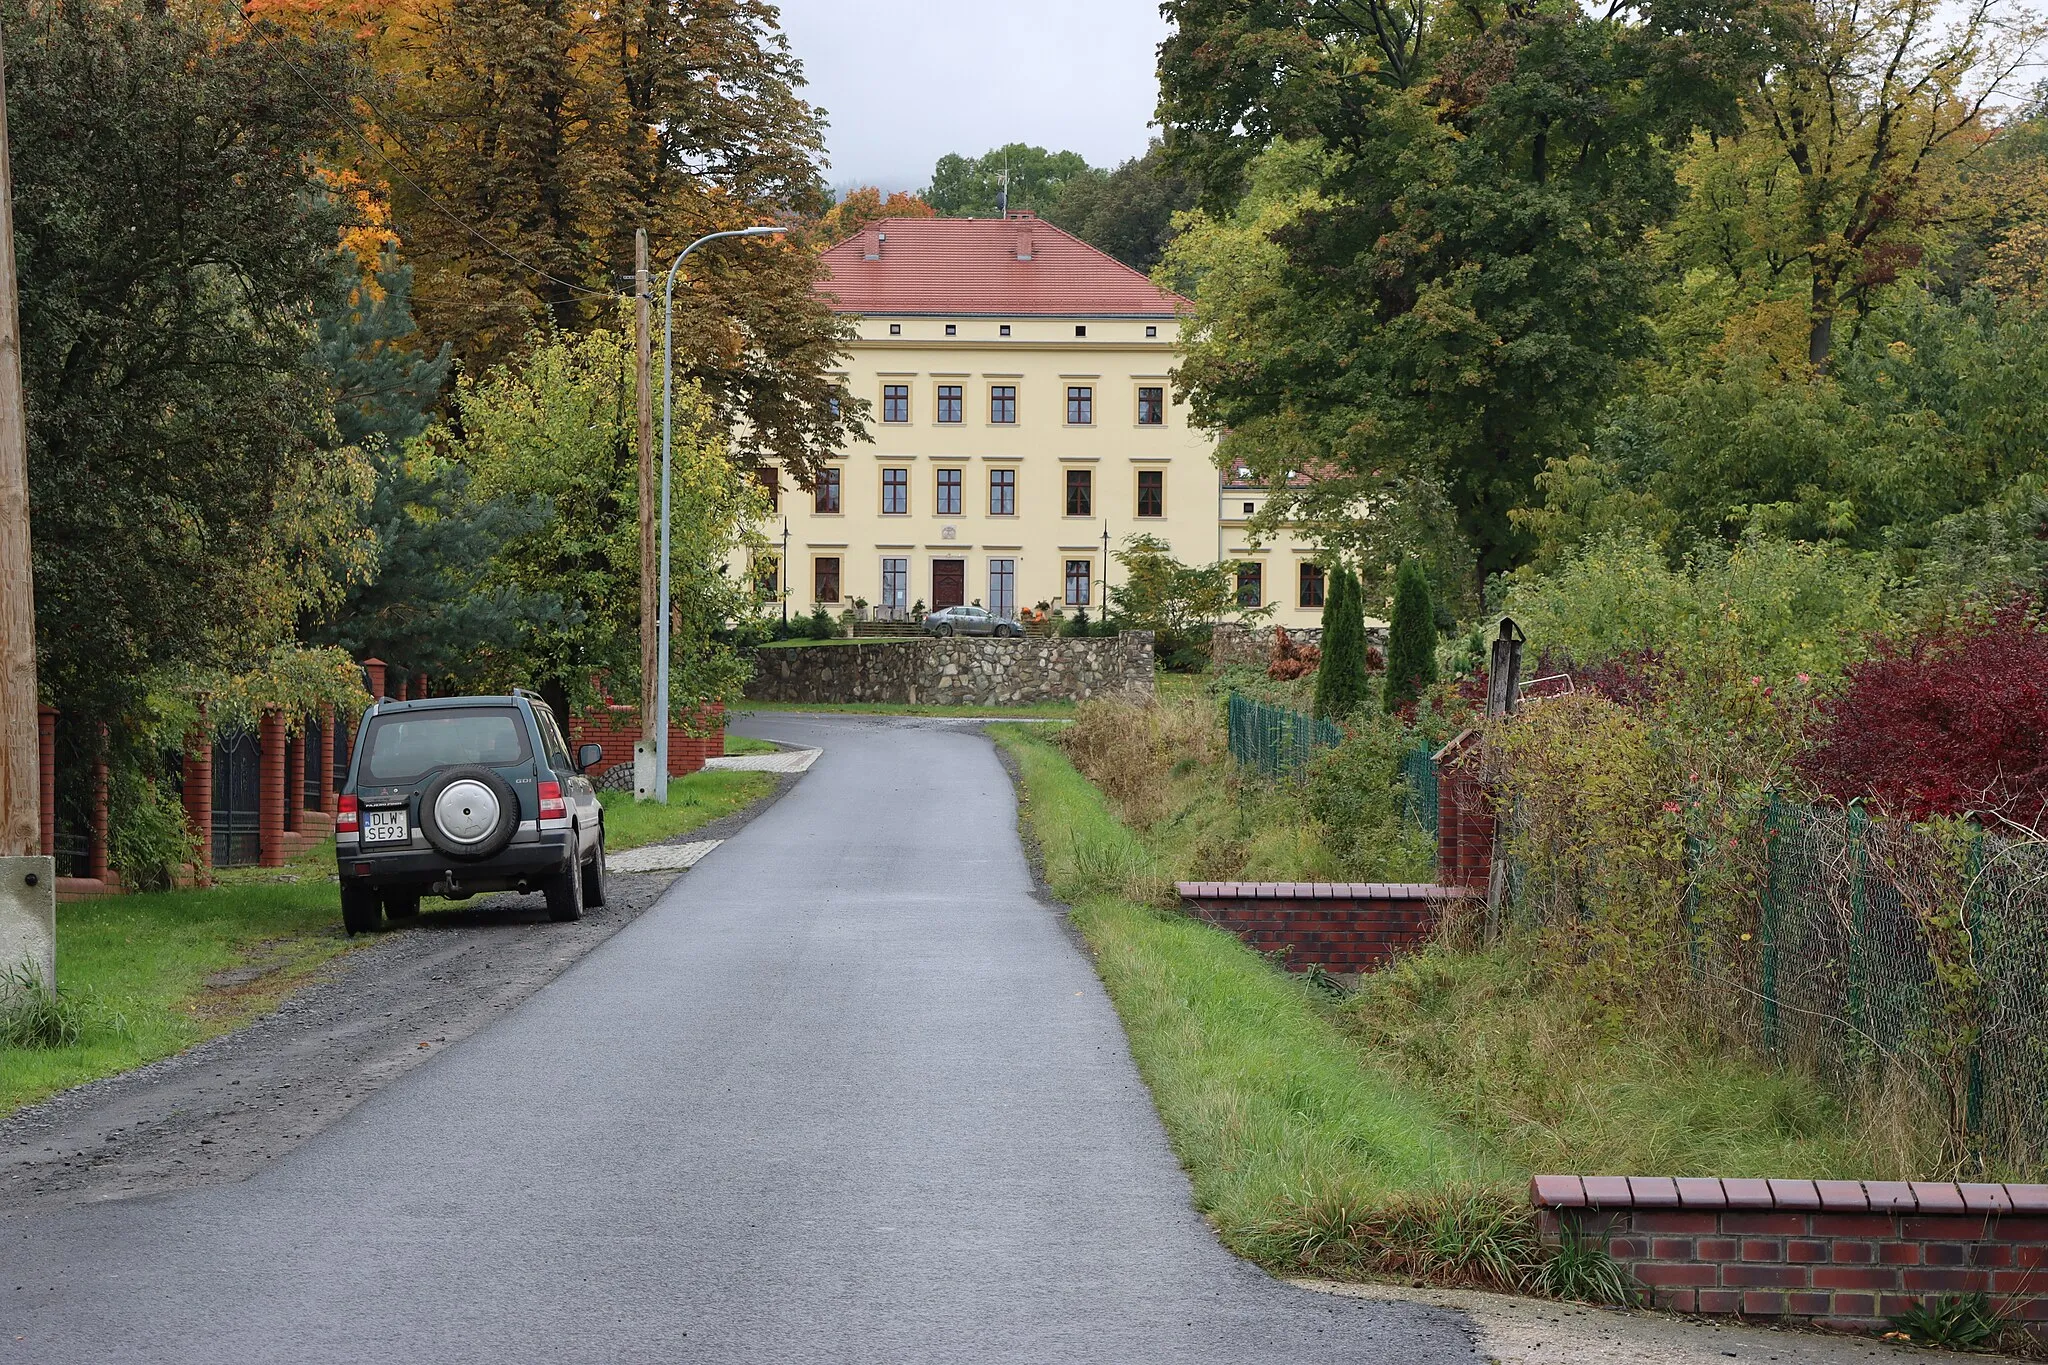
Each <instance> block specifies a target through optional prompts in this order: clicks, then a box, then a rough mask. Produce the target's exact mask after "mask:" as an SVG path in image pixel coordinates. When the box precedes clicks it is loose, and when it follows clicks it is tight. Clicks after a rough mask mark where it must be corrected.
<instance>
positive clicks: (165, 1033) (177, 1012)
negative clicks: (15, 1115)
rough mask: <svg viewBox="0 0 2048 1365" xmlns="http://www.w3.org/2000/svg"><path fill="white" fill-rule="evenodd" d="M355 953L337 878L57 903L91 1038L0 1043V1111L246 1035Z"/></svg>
mask: <svg viewBox="0 0 2048 1365" xmlns="http://www.w3.org/2000/svg"><path fill="white" fill-rule="evenodd" d="M330 857H331V855H330ZM328 870H329V873H330V874H331V871H332V863H331V862H330V864H329V868H328ZM348 948H349V944H348V940H347V939H346V938H344V937H343V936H342V932H341V902H340V899H339V896H338V894H337V892H336V890H335V886H334V883H333V881H332V880H331V875H330V876H329V877H326V878H322V879H319V880H302V881H299V882H276V883H273V884H270V885H253V884H243V885H233V886H223V887H218V888H215V889H212V890H205V891H167V892H162V893H158V894H154V895H146V896H99V897H95V898H93V899H91V900H86V901H79V902H76V903H74V904H70V905H65V906H60V907H59V908H58V911H57V990H58V993H59V996H60V997H61V998H69V999H71V1000H73V1001H75V1002H77V1003H78V1004H79V1005H80V1006H81V1007H82V1008H81V1009H80V1010H79V1012H78V1013H79V1017H80V1022H81V1025H82V1032H83V1036H82V1037H81V1038H80V1039H79V1041H78V1042H77V1043H76V1044H74V1045H72V1046H69V1047H59V1048H21V1047H0V1114H6V1113H10V1112H12V1111H13V1110H15V1109H18V1108H20V1107H21V1106H22V1105H24V1104H30V1103H33V1102H34V1101H36V1100H39V1099H43V1098H45V1097H46V1096H49V1095H53V1094H55V1093H56V1092H57V1091H59V1090H65V1089H68V1088H70V1087H71V1086H74V1085H80V1084H83V1083H84V1082H86V1081H89V1080H93V1079H95V1078H97V1077H100V1076H111V1075H113V1074H115V1073H116V1072H121V1071H128V1070H131V1069H133V1068H135V1067H138V1066H141V1065H143V1064H145V1063H147V1062H152V1061H155V1060H156V1059H157V1058H159V1057H166V1056H169V1055H170V1054H172V1053H174V1052H179V1051H182V1050H183V1049H185V1048H188V1047H190V1046H192V1045H193V1044H194V1043H197V1042H201V1041H203V1040H204V1039H207V1038H210V1037H213V1036H214V1035H215V1034H220V1033H226V1032H228V1031H229V1030H231V1029H235V1028H238V1027H240V1026H241V1025H243V1024H245V1023H247V1022H248V1021H249V1020H251V1019H254V1018H256V1017H257V1016H258V1015H261V1014H263V1013H265V1012H266V1011H268V1010H271V1009H274V1008H275V1007H276V1006H277V1004H278V1003H279V1002H280V1001H282V1000H283V999H284V998H285V997H287V996H289V995H291V994H292V993H293V992H295V991H297V990H299V989H301V988H303V987H304V986H305V985H307V984H308V983H309V982H310V981H311V980H312V979H313V977H314V976H315V975H316V974H317V973H318V972H319V970H320V969H321V968H322V967H323V966H325V965H326V964H327V963H329V962H331V961H332V960H333V959H335V958H336V957H339V956H340V955H341V954H343V953H345V952H347V951H348ZM230 973H231V975H228V974H230Z"/></svg>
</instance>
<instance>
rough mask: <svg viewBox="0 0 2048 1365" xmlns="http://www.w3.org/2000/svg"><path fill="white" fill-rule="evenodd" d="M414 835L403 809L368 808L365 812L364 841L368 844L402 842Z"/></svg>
mask: <svg viewBox="0 0 2048 1365" xmlns="http://www.w3.org/2000/svg"><path fill="white" fill-rule="evenodd" d="M411 837H412V832H411V830H409V829H408V828H407V827H406V823H405V812H404V811H403V810H366V811H364V812H363V842H364V843H366V844H402V843H404V842H405V841H406V840H407V839H409V838H411Z"/></svg>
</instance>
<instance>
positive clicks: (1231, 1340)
mask: <svg viewBox="0 0 2048 1365" xmlns="http://www.w3.org/2000/svg"><path fill="white" fill-rule="evenodd" d="M748 728H749V730H750V732H752V733H757V734H762V735H766V736H768V737H770V738H774V739H781V740H787V741H794V742H800V743H806V744H819V745H822V746H823V747H824V748H825V750H826V752H825V755H824V757H823V758H822V759H821V760H819V762H818V763H817V765H816V766H815V767H814V768H813V769H812V770H811V772H810V774H809V775H808V776H807V777H806V778H805V779H804V780H803V782H802V783H801V784H800V785H799V786H798V787H797V788H796V790H795V791H793V792H792V793H791V794H790V795H789V796H788V797H786V798H784V799H783V801H782V802H781V803H780V804H778V805H777V806H775V807H774V808H773V809H772V810H770V811H768V812H767V813H766V814H765V815H763V816H762V817H761V818H760V819H758V820H756V821H755V822H754V823H753V824H751V825H749V826H748V827H747V828H746V829H745V830H744V831H743V832H742V833H741V834H740V835H739V836H738V837H737V838H735V839H734V840H732V841H731V842H730V843H728V844H726V845H725V846H724V847H723V848H721V849H719V850H718V851H717V852H716V853H715V854H714V855H712V856H711V857H710V858H708V859H706V860H705V861H704V862H703V863H701V864H700V865H699V866H698V867H697V868H696V869H695V870H694V871H692V872H690V873H688V874H687V875H686V876H685V877H683V878H682V879H681V880H680V881H678V882H677V883H676V885H675V886H674V888H673V889H672V890H671V891H670V893H669V894H668V896H667V897H666V898H665V899H664V900H663V902H662V903H661V904H660V905H659V906H657V907H656V908H655V909H654V910H652V911H650V912H648V913H647V914H646V915H645V916H643V917H642V918H640V919H639V920H637V921H635V922H634V923H633V924H632V925H630V926H629V927H627V928H626V929H624V930H622V931H621V932H620V933H619V934H618V935H617V936H615V937H614V938H612V939H610V940H609V941H607V942H606V943H605V944H604V945H603V946H601V947H599V948H598V949H596V950H595V951H594V952H592V953H591V955H590V956H589V957H587V958H585V959H584V960H583V961H582V962H580V963H579V964H578V965H576V966H575V967H573V968H572V969H571V970H570V971H568V972H567V973H566V974H565V975H563V976H562V977H561V978H559V979H558V980H556V981H555V982H554V983H552V984H551V985H549V986H547V987H546V988H544V989H543V990H541V991H540V992H539V993H538V994H536V995H535V996H533V998H532V999H530V1000H528V1001H527V1002H526V1003H525V1004H524V1005H523V1006H521V1007H520V1008H519V1009H518V1010H516V1011H515V1012H513V1013H511V1014H510V1015H507V1016H506V1017H504V1018H503V1019H501V1020H500V1021H498V1022H497V1023H495V1024H493V1025H491V1026H490V1027H488V1028H486V1029H484V1030H483V1031H481V1032H479V1033H478V1034H476V1035H475V1036H474V1037H472V1038H470V1039H469V1040H467V1041H466V1042H463V1043H461V1044H460V1045H458V1046H455V1047H451V1048H450V1049H449V1050H448V1051H447V1052H446V1053H445V1054H443V1055H442V1056H440V1057H438V1058H436V1059H435V1060H433V1061H431V1062H429V1063H427V1064H426V1065H424V1066H422V1067H420V1068H418V1069H417V1070H415V1071H413V1072H411V1073H409V1074H407V1075H406V1076H404V1077H403V1078H402V1079H400V1080H399V1081H397V1082H396V1083H394V1084H392V1085H391V1086H390V1087H389V1088H387V1089H385V1090H383V1091H382V1092H380V1093H378V1094H377V1095H375V1096H374V1097H373V1098H371V1099H370V1100H369V1101H368V1102H366V1103H364V1104H362V1105H361V1106H360V1107H359V1108H357V1109H356V1110H355V1111H354V1112H353V1113H351V1114H350V1115H349V1116H348V1117H347V1118H346V1119H344V1120H342V1121H341V1122H340V1123H338V1124H336V1125H335V1126H333V1127H332V1128H329V1129H327V1130H326V1131H325V1132H323V1133H321V1134H320V1135H319V1136H317V1137H315V1138H314V1139H313V1140H312V1141H310V1142H308V1143H307V1144H306V1145H305V1146H303V1147H301V1148H299V1149H298V1150H297V1151H295V1152H292V1153H291V1154H290V1155H288V1156H286V1157H284V1158H282V1159H280V1160H278V1161H277V1162H276V1164H275V1165H274V1166H272V1167H270V1168H269V1169H267V1170H266V1171H264V1172H263V1173H262V1174H260V1175H258V1176H256V1177H255V1178H254V1179H251V1180H248V1181H246V1182H243V1183H241V1184H236V1185H228V1186H221V1187H216V1188H212V1189H204V1190H197V1191H192V1192H188V1193H184V1194H180V1195H175V1196H171V1197H168V1198H161V1199H153V1200H141V1201H133V1202H128V1203H118V1204H105V1205H100V1206H96V1207H91V1208H85V1209H76V1210H70V1211H65V1212H61V1213H55V1214H27V1215H17V1216H12V1217H8V1218H5V1219H0V1362H6V1361H13V1360H21V1361H35V1362H39V1365H40V1363H42V1362H64V1361H94V1362H101V1361H156V1360H165V1361H204V1362H209V1365H212V1363H213V1362H228V1361H245V1360H251V1361H272V1360H279V1361H286V1360H288V1361H328V1360H335V1361H344V1360H345V1361H379V1362H396V1361H434V1362H457V1361H489V1362H494V1365H497V1363H501V1362H521V1361H557V1360H560V1361H606V1362H618V1361H672V1360H703V1361H778V1362H780V1361H842V1360H843V1361H877V1362H881V1361H1102V1362H1141V1361H1229V1362H1254V1361H1260V1362H1263V1361H1273V1362H1281V1361H1288V1362H1292V1361H1304V1362H1307V1361H1315V1362H1322V1361H1329V1362H1338V1361H1342V1362H1346V1365H1372V1363H1373V1362H1387V1363H1388V1365H1393V1363H1395V1362H1398V1363H1399V1365H1436V1362H1451V1361H1476V1360H1478V1359H1479V1357H1478V1356H1477V1355H1476V1354H1475V1352H1474V1349H1473V1347H1472V1345H1471V1340H1470V1335H1469V1330H1468V1327H1467V1325H1466V1321H1465V1319H1464V1318H1463V1316H1462V1315H1461V1314H1459V1313H1456V1312H1452V1311H1448V1310H1444V1309H1439V1308H1434V1307H1430V1306H1426V1305H1417V1304H1406V1303H1381V1302H1371V1301H1365V1300H1355V1299H1347V1298H1338V1297H1332V1296H1328V1295H1320V1294H1313V1293H1309V1292H1307V1291H1304V1290H1301V1289H1297V1288H1294V1287H1292V1286H1288V1285H1284V1284H1279V1283H1276V1282H1274V1281H1272V1280H1269V1279H1268V1278H1266V1277H1265V1276H1264V1275H1262V1274H1260V1273H1258V1272H1257V1271H1254V1270H1252V1269H1250V1268H1248V1267H1246V1266H1245V1265H1243V1264H1241V1263H1240V1262H1238V1261H1237V1260H1236V1259H1234V1258H1233V1257H1231V1256H1230V1255H1228V1254H1227V1253H1226V1252H1224V1251H1223V1250H1222V1249H1221V1248H1220V1247H1219V1246H1218V1245H1217V1243H1216V1241H1215V1239H1214V1237H1213V1236H1212V1235H1211V1234H1210V1233H1209V1231H1208V1229H1207V1228H1206V1227H1205V1226H1204V1225H1203V1224H1202V1222H1201V1221H1200V1219H1198V1218H1197V1217H1196V1216H1195V1214H1194V1213H1193V1212H1192V1210H1191V1209H1190V1208H1189V1205H1188V1189H1187V1184H1186V1181H1185V1179H1184V1178H1183V1176H1182V1175H1181V1172H1180V1170H1179V1168H1178V1167H1177V1166H1176V1165H1175V1163H1174V1160H1173V1157H1172V1155H1171V1153H1170V1152H1169V1151H1168V1149H1167V1145H1166V1140H1165V1136H1164V1134H1163V1132H1162V1131H1161V1129H1160V1126H1159V1123H1158V1120H1157V1118H1156V1116H1155V1115H1154V1113H1153V1110H1152V1106H1151V1102H1150V1099H1149V1097H1148V1096H1147V1094H1146V1092H1145V1088H1144V1085H1143V1083H1142V1082H1141V1081H1140V1080H1139V1078H1138V1075H1137V1072H1136V1070H1135V1069H1134V1068H1133V1067H1132V1065H1131V1060H1130V1057H1129V1055H1128V1053H1127V1052H1126V1050H1125V1046H1124V1039H1123V1034H1122V1031H1121V1029H1120V1028H1119V1026H1118V1024H1117V1021H1116V1017H1115V1014H1114V1012H1113V1011H1112V1010H1111V1008H1110V1005H1109V1002H1108V1000H1107V998H1106V997H1105V996H1104V995H1103V993H1102V990H1101V987H1100V986H1099V984H1098V983H1097V981H1096V979H1095V976H1094V973H1093V972H1092V970H1091V969H1090V967H1089V965H1088V963H1087V960H1086V958H1085V957H1084V955H1083V954H1082V952H1081V951H1080V950H1079V948H1078V947H1077V946H1076V945H1075V943H1074V942H1073V941H1072V939H1071V938H1070V937H1069V936H1068V934H1067V931H1066V929H1065V927H1064V925H1063V923H1062V920H1061V918H1060V917H1059V915H1058V914H1057V912H1056V911H1055V910H1053V909H1052V908H1050V907H1048V906H1046V905H1044V904H1042V903H1040V902H1039V901H1037V900H1036V899H1034V898H1033V895H1032V888H1031V881H1030V875H1029V871H1028V869H1027V867H1026V865H1025V862H1024V858H1023V855H1022V853H1021V851H1020V850H1019V847H1018V843H1017V838H1016V832H1015V821H1016V815H1015V805H1014V801H1013V799H1012V795H1011V791H1010V785H1009V782H1008V780H1007V779H1006V777H1005V776H1004V774H1003V771H1002V769H1001V767H1000V765H999V764H998V763H997V761H996V758H995V755H994V752H993V750H992V748H991V746H990V744H989V742H988V741H987V740H986V739H985V738H983V737H981V736H980V735H979V734H977V733H975V732H974V731H973V730H972V729H971V728H967V727H961V726H955V725H948V724H944V723H936V724H935V723H920V722H915V721H879V720H875V719H870V718H862V717H822V716H821V717H804V718H794V717H783V718H775V717H769V718H759V719H757V720H755V721H754V722H752V723H751V724H750V725H749V726H748ZM935 850H944V855H945V856H944V860H943V861H944V863H945V865H946V869H945V870H944V871H941V870H940V860H939V859H937V858H935V857H934V851H935ZM533 932H535V933H547V932H549V930H548V929H547V928H546V927H536V928H535V929H534V930H533Z"/></svg>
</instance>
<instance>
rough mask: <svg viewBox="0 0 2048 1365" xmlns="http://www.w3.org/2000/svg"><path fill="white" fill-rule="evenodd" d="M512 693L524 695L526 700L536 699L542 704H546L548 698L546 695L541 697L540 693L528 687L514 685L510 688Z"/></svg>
mask: <svg viewBox="0 0 2048 1365" xmlns="http://www.w3.org/2000/svg"><path fill="white" fill-rule="evenodd" d="M512 695H513V696H515V697H524V698H526V699H527V700H528V701H537V702H539V703H540V704H541V705H542V706H546V705H547V704H548V699H547V698H546V697H543V696H542V695H541V694H540V693H538V692H536V691H534V690H533V689H532V688H530V687H515V688H513V689H512Z"/></svg>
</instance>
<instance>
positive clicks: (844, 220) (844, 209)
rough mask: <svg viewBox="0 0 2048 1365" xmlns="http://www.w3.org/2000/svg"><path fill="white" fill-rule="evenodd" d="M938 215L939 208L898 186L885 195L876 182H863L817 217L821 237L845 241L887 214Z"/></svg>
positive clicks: (899, 216)
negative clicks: (876, 185) (873, 183)
mask: <svg viewBox="0 0 2048 1365" xmlns="http://www.w3.org/2000/svg"><path fill="white" fill-rule="evenodd" d="M938 216H939V215H938V211H937V210H935V209H934V208H932V206H931V205H930V204H927V203H925V201H924V200H922V199H920V198H918V197H917V196H916V195H914V194H909V193H906V192H905V191H903V190H897V191H895V192H894V193H892V194H889V195H886V196H885V195H883V193H882V192H881V191H880V190H879V189H877V188H875V187H874V186H873V185H863V186H861V187H860V188H859V189H855V190H848V191H847V192H846V193H845V194H844V195H841V196H840V199H839V202H838V203H836V204H834V205H833V206H832V207H831V208H829V209H827V210H825V216H824V217H822V218H820V219H819V220H818V238H819V240H820V241H824V242H843V241H845V240H846V239H847V238H849V237H851V236H853V235H854V234H855V233H857V232H859V231H860V230H861V229H862V228H864V227H866V226H867V225H868V224H869V223H878V222H880V221H881V220H882V219H884V218H936V217H938Z"/></svg>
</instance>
